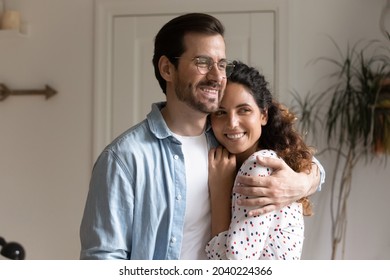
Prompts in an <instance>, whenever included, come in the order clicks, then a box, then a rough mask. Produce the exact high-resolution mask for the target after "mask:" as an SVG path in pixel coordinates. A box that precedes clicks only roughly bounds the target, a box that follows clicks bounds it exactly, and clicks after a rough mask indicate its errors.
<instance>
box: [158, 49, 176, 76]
mask: <svg viewBox="0 0 390 280" xmlns="http://www.w3.org/2000/svg"><path fill="white" fill-rule="evenodd" d="M173 67H174V66H173V64H172V63H171V62H170V61H169V59H168V57H166V56H165V55H163V56H161V57H160V60H159V61H158V69H159V71H160V74H161V76H162V77H163V78H164V80H166V81H167V82H170V81H172V79H173V77H172V74H173Z"/></svg>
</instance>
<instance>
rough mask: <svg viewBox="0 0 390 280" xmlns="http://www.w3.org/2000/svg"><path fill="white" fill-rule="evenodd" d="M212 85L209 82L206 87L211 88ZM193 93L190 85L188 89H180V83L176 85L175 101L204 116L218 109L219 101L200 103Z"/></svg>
mask: <svg viewBox="0 0 390 280" xmlns="http://www.w3.org/2000/svg"><path fill="white" fill-rule="evenodd" d="M214 84H215V83H211V82H209V83H208V84H207V85H208V86H211V85H214ZM194 92H195V88H194V87H193V85H192V84H189V85H188V87H181V83H180V82H177V83H176V87H175V93H176V97H177V99H178V100H180V101H182V102H184V103H185V104H187V105H188V106H189V107H191V108H193V109H195V110H197V111H200V112H202V113H205V114H210V113H213V112H215V111H216V110H217V109H218V104H219V100H217V98H209V99H208V100H207V101H206V102H205V101H203V102H202V101H201V100H197V99H196V95H195V94H194ZM218 97H219V95H218Z"/></svg>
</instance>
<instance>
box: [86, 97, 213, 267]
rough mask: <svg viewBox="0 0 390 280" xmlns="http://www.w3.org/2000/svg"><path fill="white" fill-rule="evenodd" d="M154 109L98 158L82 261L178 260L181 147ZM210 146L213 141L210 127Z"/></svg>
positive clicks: (182, 172) (156, 106)
mask: <svg viewBox="0 0 390 280" xmlns="http://www.w3.org/2000/svg"><path fill="white" fill-rule="evenodd" d="M164 105H165V104H164V103H159V104H153V105H152V111H151V112H150V113H149V114H148V116H147V118H146V120H144V121H142V122H141V123H140V124H138V125H136V126H134V127H132V128H130V129H129V130H127V131H126V132H124V133H123V134H122V135H120V136H119V137H118V138H117V139H115V140H114V141H113V142H112V143H111V144H110V145H108V146H107V147H106V148H105V149H104V151H103V152H102V153H101V155H100V156H99V158H98V159H97V161H96V163H95V165H94V168H93V171H92V176H91V182H90V188H89V193H88V197H87V202H86V206H85V210H84V215H83V219H82V222H81V227H80V239H81V254H80V258H81V259H138V260H139V259H168V260H172V259H179V258H180V251H181V244H182V238H183V226H184V215H185V210H186V176H185V165H184V158H183V153H182V149H181V143H180V142H179V141H178V140H177V139H176V138H175V137H173V136H172V133H171V131H170V130H169V128H168V127H167V125H166V123H165V121H164V119H163V117H162V115H161V113H160V109H161V108H162V107H163V106H164ZM205 133H206V135H207V139H208V144H209V146H210V147H215V146H216V145H217V142H216V140H215V138H214V136H213V134H212V130H211V129H210V127H207V129H206V132H205Z"/></svg>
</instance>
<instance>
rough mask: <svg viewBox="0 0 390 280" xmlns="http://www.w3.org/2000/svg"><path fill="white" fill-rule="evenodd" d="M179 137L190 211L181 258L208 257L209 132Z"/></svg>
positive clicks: (186, 215) (209, 221) (209, 227)
mask: <svg viewBox="0 0 390 280" xmlns="http://www.w3.org/2000/svg"><path fill="white" fill-rule="evenodd" d="M175 137H176V138H177V139H178V140H179V141H180V142H181V143H182V150H183V153H184V162H185V166H186V181H187V195H186V213H185V219H184V235H183V243H182V248H181V254H180V259H183V260H196V259H201V260H203V259H207V256H206V253H205V250H204V248H205V245H206V244H207V242H208V241H209V240H210V235H211V215H210V211H211V210H210V197H209V190H208V145H207V139H206V135H205V134H202V135H200V136H180V135H176V134H175Z"/></svg>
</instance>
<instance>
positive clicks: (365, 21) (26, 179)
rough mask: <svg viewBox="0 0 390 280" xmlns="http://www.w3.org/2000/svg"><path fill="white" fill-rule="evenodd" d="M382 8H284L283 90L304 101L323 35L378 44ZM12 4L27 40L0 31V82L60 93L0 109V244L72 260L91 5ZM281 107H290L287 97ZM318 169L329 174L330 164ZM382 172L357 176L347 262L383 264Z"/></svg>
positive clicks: (324, 236) (320, 202)
mask: <svg viewBox="0 0 390 280" xmlns="http://www.w3.org/2000/svg"><path fill="white" fill-rule="evenodd" d="M286 1H288V0H286ZM244 2H245V1H244ZM244 2H243V3H244ZM383 4H384V0H289V7H290V11H289V13H288V15H289V18H288V25H289V26H288V28H289V45H288V49H289V52H288V54H289V56H288V58H289V59H288V64H287V65H288V77H289V80H288V83H287V84H288V85H289V87H290V88H294V89H297V90H299V91H301V92H302V93H305V92H306V91H307V90H309V89H312V88H313V87H314V86H315V82H316V81H317V80H318V78H319V77H321V76H322V75H323V72H324V69H321V68H314V69H312V68H308V67H306V66H305V65H306V63H307V62H308V61H309V60H310V59H312V58H315V57H318V56H319V55H332V54H333V51H334V50H333V48H332V46H331V44H330V43H329V41H327V39H326V38H325V37H324V36H323V35H322V34H323V33H327V34H329V35H331V36H333V37H334V38H335V39H337V40H338V41H339V42H340V44H341V45H342V44H346V41H347V40H351V41H354V40H357V39H361V38H366V37H368V38H373V37H378V36H380V34H379V28H378V17H379V13H380V9H381V7H382V5H383ZM13 5H15V6H17V8H19V9H20V11H21V12H22V15H23V16H24V20H25V21H27V22H28V24H29V27H30V33H29V35H28V36H26V37H23V36H16V35H9V34H3V33H2V32H1V31H0V83H5V84H6V85H7V86H8V87H9V88H11V89H29V88H41V87H43V86H44V85H45V84H49V85H51V86H52V87H54V88H55V89H56V90H58V92H59V93H58V94H57V95H55V96H54V97H52V98H51V99H49V100H45V99H44V98H43V97H41V96H33V97H27V96H18V97H16V96H15V97H12V96H11V97H9V98H8V99H6V100H5V101H3V102H0V129H1V130H0V131H1V134H0V135H1V136H0V152H1V156H0V222H1V224H0V236H3V237H4V238H6V239H7V240H8V241H18V242H20V243H22V244H23V245H24V246H25V248H26V251H27V258H28V259H77V258H78V255H79V247H80V246H79V237H78V230H79V224H80V220H81V215H82V211H83V207H84V202H85V197H86V193H87V189H88V182H89V176H90V171H91V167H92V166H91V158H92V154H91V145H92V101H93V15H94V11H93V0H83V1H80V0H57V1H52V0H34V1H31V0H14V1H13ZM151 78H154V77H151ZM281 98H282V101H284V102H286V103H289V101H290V98H289V96H288V95H282V96H281ZM320 160H321V161H322V162H323V164H324V165H325V167H328V169H331V167H332V159H331V158H326V157H321V158H320ZM388 171H389V168H388V167H387V168H384V167H383V166H377V165H372V166H360V167H359V168H358V171H357V172H356V177H355V178H354V181H353V183H354V185H353V190H352V194H351V202H350V204H349V206H350V209H349V212H350V220H349V224H348V241H347V245H346V246H347V247H346V249H347V252H346V258H349V259H389V258H390V241H389V238H388V236H390V220H389V219H388V217H387V215H388V213H390V206H389V203H388V202H387V198H388V197H390V188H389V187H388V184H389V183H388V182H389V172H388ZM373 182H375V184H374V183H373ZM329 189H330V188H329V187H328V186H325V187H324V190H323V191H322V192H321V193H318V194H316V196H315V197H314V200H315V204H316V206H315V207H316V208H315V210H316V215H315V216H314V217H312V218H309V219H307V238H306V242H305V248H304V258H306V259H328V258H329V257H330V235H329V233H330V227H329V203H328V198H329Z"/></svg>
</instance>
